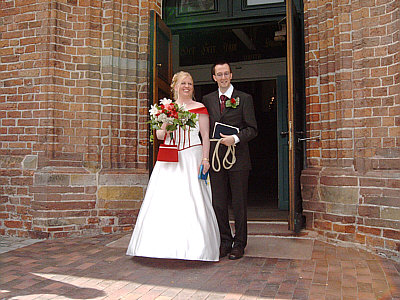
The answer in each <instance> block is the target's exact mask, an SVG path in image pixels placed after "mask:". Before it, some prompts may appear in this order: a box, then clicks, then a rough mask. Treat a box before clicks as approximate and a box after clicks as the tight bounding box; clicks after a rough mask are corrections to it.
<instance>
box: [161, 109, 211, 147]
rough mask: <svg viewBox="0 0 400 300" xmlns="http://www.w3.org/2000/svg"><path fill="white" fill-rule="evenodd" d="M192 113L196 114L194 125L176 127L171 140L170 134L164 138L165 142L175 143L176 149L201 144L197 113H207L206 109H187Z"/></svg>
mask: <svg viewBox="0 0 400 300" xmlns="http://www.w3.org/2000/svg"><path fill="white" fill-rule="evenodd" d="M189 111H190V112H192V113H196V114H197V121H196V126H195V127H192V128H191V127H189V126H186V128H185V129H182V128H180V127H178V129H177V130H175V131H174V132H173V139H174V141H171V137H170V135H168V136H167V137H166V139H165V144H168V145H170V144H175V145H178V150H183V149H186V148H190V147H193V146H198V145H201V140H200V136H199V133H200V125H199V118H198V117H199V114H208V112H207V109H206V108H205V107H200V108H195V109H190V110H189Z"/></svg>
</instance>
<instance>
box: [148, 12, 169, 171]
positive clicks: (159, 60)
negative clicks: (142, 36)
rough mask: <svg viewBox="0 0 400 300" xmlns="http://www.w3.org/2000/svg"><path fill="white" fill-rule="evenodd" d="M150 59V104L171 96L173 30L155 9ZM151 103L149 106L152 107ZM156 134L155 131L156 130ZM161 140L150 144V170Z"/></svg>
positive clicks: (151, 32)
mask: <svg viewBox="0 0 400 300" xmlns="http://www.w3.org/2000/svg"><path fill="white" fill-rule="evenodd" d="M149 39H150V59H149V77H150V78H149V83H150V88H149V100H150V101H149V104H150V105H151V104H154V103H158V101H159V100H160V99H162V98H171V89H170V82H171V79H172V43H171V31H170V30H169V29H168V27H167V26H166V25H165V23H164V22H163V21H162V20H161V18H160V16H159V15H157V13H156V12H155V11H154V10H151V11H150V37H149ZM150 105H149V108H150ZM154 135H155V132H154ZM159 145H160V141H158V140H157V139H156V138H155V139H154V142H153V143H152V144H150V149H149V152H150V158H149V170H150V171H151V170H152V169H153V165H154V164H155V163H156V158H157V152H158V146H159Z"/></svg>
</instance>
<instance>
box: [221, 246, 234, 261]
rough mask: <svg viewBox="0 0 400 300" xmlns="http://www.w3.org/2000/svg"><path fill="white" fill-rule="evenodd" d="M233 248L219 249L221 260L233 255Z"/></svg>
mask: <svg viewBox="0 0 400 300" xmlns="http://www.w3.org/2000/svg"><path fill="white" fill-rule="evenodd" d="M231 250H232V248H231V247H229V246H221V247H219V258H222V257H225V256H227V255H228V254H229V253H231Z"/></svg>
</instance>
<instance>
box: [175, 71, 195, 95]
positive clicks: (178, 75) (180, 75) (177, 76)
mask: <svg viewBox="0 0 400 300" xmlns="http://www.w3.org/2000/svg"><path fill="white" fill-rule="evenodd" d="M185 77H189V78H190V79H192V81H193V77H192V75H190V73H188V72H185V71H180V72H178V73H176V74H175V75H174V77H172V82H171V92H172V94H173V95H174V100H177V99H178V93H177V92H176V91H175V87H176V86H179V85H180V84H181V81H182V80H183V78H185ZM192 98H193V95H192Z"/></svg>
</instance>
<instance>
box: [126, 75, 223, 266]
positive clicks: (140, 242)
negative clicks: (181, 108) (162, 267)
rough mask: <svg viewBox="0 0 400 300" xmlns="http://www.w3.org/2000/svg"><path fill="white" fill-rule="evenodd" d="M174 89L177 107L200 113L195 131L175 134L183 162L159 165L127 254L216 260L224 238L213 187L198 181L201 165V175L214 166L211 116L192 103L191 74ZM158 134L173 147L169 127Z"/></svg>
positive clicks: (178, 79) (179, 77) (175, 79)
mask: <svg viewBox="0 0 400 300" xmlns="http://www.w3.org/2000/svg"><path fill="white" fill-rule="evenodd" d="M171 88H172V92H173V93H174V99H175V101H176V103H177V104H179V105H183V104H184V105H185V106H186V108H187V109H188V110H189V111H190V112H192V113H196V114H197V116H198V121H197V124H196V127H195V128H190V129H189V128H187V129H186V130H183V129H181V128H178V129H177V130H176V131H175V132H174V137H175V141H176V143H177V144H178V150H179V151H178V157H179V162H163V161H157V162H156V164H155V166H154V169H153V173H152V175H151V177H150V180H149V184H148V188H147V192H146V196H145V198H144V200H143V204H142V207H141V209H140V212H139V215H138V218H137V221H136V225H135V228H134V231H133V234H132V237H131V240H130V243H129V246H128V250H127V252H126V254H127V255H131V256H145V257H157V258H172V259H186V260H203V261H218V260H219V245H220V237H219V230H218V224H217V220H216V217H215V214H214V211H213V208H212V203H211V187H210V184H207V183H206V181H204V180H200V179H198V174H199V170H200V165H203V173H206V172H207V171H208V169H209V168H210V164H209V159H208V158H209V150H210V141H209V117H208V112H207V109H206V108H205V107H204V105H203V104H201V103H199V102H196V101H194V100H193V91H194V87H193V79H192V76H191V75H190V74H189V73H187V72H182V71H181V72H178V73H177V74H175V75H174V77H173V79H172V83H171ZM165 127H166V124H164V125H163V126H162V128H165ZM199 133H200V134H201V138H202V142H201V140H200V138H199ZM156 135H157V138H158V139H160V140H163V139H164V137H165V135H167V137H166V141H165V143H166V144H168V143H169V138H170V134H169V133H168V132H167V131H166V130H165V129H160V130H157V132H156Z"/></svg>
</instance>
